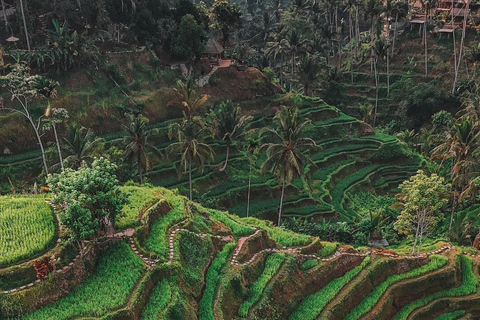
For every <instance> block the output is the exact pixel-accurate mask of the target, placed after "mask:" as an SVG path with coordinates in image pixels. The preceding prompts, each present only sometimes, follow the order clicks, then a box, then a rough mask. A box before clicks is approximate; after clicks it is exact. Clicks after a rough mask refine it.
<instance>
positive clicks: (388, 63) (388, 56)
mask: <svg viewBox="0 0 480 320" xmlns="http://www.w3.org/2000/svg"><path fill="white" fill-rule="evenodd" d="M386 51H387V97H389V96H390V53H389V52H388V48H387V50H386Z"/></svg>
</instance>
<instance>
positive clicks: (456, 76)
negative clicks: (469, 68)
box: [452, 1, 470, 94]
mask: <svg viewBox="0 0 480 320" xmlns="http://www.w3.org/2000/svg"><path fill="white" fill-rule="evenodd" d="M469 6H470V2H469V1H467V4H466V7H465V9H464V10H465V11H464V15H463V26H462V38H461V40H460V52H459V54H458V62H457V65H456V66H455V77H454V79H453V89H452V94H453V93H455V86H456V84H457V78H458V70H459V69H460V63H461V61H462V54H463V42H464V40H465V31H466V29H467V12H468V10H469Z"/></svg>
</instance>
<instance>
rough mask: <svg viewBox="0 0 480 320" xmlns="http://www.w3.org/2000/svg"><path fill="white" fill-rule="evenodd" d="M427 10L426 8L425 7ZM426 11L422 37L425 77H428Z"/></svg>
mask: <svg viewBox="0 0 480 320" xmlns="http://www.w3.org/2000/svg"><path fill="white" fill-rule="evenodd" d="M427 8H428V6H427ZM427 24H428V23H427V10H425V24H424V26H423V37H424V38H425V77H426V76H428V52H427Z"/></svg>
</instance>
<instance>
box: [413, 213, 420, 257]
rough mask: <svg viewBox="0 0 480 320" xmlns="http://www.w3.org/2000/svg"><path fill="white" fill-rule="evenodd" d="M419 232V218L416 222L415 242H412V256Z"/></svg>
mask: <svg viewBox="0 0 480 320" xmlns="http://www.w3.org/2000/svg"><path fill="white" fill-rule="evenodd" d="M419 231H420V217H418V220H417V230H416V231H415V240H414V241H413V249H412V255H413V254H415V250H416V249H417V239H418V233H419Z"/></svg>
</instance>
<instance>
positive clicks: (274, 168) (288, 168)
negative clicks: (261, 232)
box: [260, 107, 316, 226]
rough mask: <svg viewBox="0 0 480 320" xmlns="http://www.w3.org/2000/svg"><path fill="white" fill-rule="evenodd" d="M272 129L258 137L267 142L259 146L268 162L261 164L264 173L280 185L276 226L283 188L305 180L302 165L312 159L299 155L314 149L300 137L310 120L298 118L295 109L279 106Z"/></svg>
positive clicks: (267, 129) (279, 218) (283, 192)
mask: <svg viewBox="0 0 480 320" xmlns="http://www.w3.org/2000/svg"><path fill="white" fill-rule="evenodd" d="M273 122H274V126H275V128H264V129H263V130H262V131H261V134H260V136H261V138H262V139H268V140H267V141H272V142H266V143H264V144H263V145H262V146H261V149H265V150H266V153H267V159H266V160H265V162H264V163H263V164H262V167H261V171H262V172H263V173H266V172H271V173H273V174H274V175H276V176H277V177H278V179H279V181H280V183H281V185H282V191H281V196H280V208H279V210H278V225H279V226H280V223H281V218H282V206H283V198H284V194H285V186H286V185H287V184H289V183H290V182H291V181H292V180H293V179H295V178H297V177H302V178H305V172H304V164H305V163H307V162H310V163H312V162H311V160H310V159H309V158H308V157H307V156H306V155H304V154H303V153H302V151H306V150H308V149H310V148H314V147H315V146H316V144H315V141H314V140H313V139H311V138H307V137H303V135H304V129H305V127H306V126H307V125H308V124H309V123H310V121H309V120H303V119H301V118H300V113H299V111H298V108H287V107H282V108H281V109H280V110H279V111H278V112H277V113H276V115H275V117H274V118H273Z"/></svg>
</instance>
